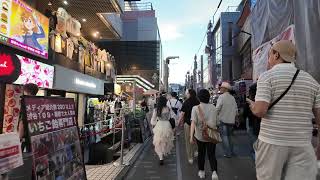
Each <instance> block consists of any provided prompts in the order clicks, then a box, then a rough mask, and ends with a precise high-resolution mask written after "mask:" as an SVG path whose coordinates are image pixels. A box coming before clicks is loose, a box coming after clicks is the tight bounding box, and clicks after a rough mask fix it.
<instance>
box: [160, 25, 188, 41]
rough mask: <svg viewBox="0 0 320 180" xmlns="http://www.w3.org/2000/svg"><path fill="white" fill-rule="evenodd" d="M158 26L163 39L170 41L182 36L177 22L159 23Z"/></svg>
mask: <svg viewBox="0 0 320 180" xmlns="http://www.w3.org/2000/svg"><path fill="white" fill-rule="evenodd" d="M159 26H160V34H161V39H162V40H163V41H172V40H176V39H178V38H180V37H182V36H183V34H182V32H181V31H180V29H179V26H178V25H177V24H160V25H159Z"/></svg>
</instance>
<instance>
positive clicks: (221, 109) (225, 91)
mask: <svg viewBox="0 0 320 180" xmlns="http://www.w3.org/2000/svg"><path fill="white" fill-rule="evenodd" d="M231 89H232V88H231V85H230V84H229V83H227V82H223V83H222V84H221V87H220V91H221V93H222V94H221V95H220V96H219V98H218V101H217V111H218V120H219V121H220V131H221V136H222V144H223V149H224V153H225V154H224V156H225V157H227V158H231V156H232V155H233V154H234V152H233V145H232V141H231V132H232V129H233V126H234V124H235V120H236V116H237V114H238V107H237V103H236V100H235V98H234V97H233V96H232V95H231V94H230V93H229V91H230V90H231Z"/></svg>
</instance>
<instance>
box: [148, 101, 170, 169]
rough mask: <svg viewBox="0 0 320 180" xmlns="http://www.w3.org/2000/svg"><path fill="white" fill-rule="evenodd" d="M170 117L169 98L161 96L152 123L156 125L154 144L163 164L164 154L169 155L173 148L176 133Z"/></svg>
mask: <svg viewBox="0 0 320 180" xmlns="http://www.w3.org/2000/svg"><path fill="white" fill-rule="evenodd" d="M169 119H170V109H169V108H168V107H167V99H166V98H165V97H163V96H160V97H159V100H158V103H157V108H156V109H154V111H153V115H152V119H151V124H152V125H153V126H154V128H153V134H154V136H153V145H154V148H155V152H156V153H157V155H158V156H159V159H160V165H163V163H164V162H163V159H164V156H166V155H168V154H169V153H170V152H171V150H172V148H173V140H174V134H173V130H172V127H171V124H170V122H169Z"/></svg>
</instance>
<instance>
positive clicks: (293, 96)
mask: <svg viewBox="0 0 320 180" xmlns="http://www.w3.org/2000/svg"><path fill="white" fill-rule="evenodd" d="M296 70H297V69H296V68H295V67H294V66H293V65H292V64H286V63H283V64H278V65H276V66H274V67H273V68H272V69H271V70H269V71H267V72H265V73H263V74H262V75H261V76H260V78H259V80H258V86H257V94H256V99H255V100H256V101H264V102H268V103H270V104H271V103H272V102H273V101H275V100H276V99H277V98H278V97H279V96H280V95H281V94H282V93H283V92H284V91H285V90H286V89H287V87H288V86H289V85H290V83H291V81H292V78H293V76H294V74H295V72H296ZM313 108H320V85H319V83H318V82H317V81H316V80H315V79H314V78H313V77H312V76H311V75H310V74H308V73H307V72H304V71H300V73H299V75H298V77H297V79H296V80H295V82H294V84H293V85H292V87H291V89H290V90H289V91H288V93H287V94H286V95H285V96H284V97H283V98H282V99H281V100H280V101H279V102H278V103H277V104H276V105H275V106H274V107H273V108H272V109H270V110H269V111H268V112H267V114H266V116H265V117H264V118H263V119H262V121H261V129H260V134H259V140H261V141H263V142H266V143H269V144H274V145H280V146H305V145H309V144H310V143H311V138H312V118H313V117H314V115H313V111H312V109H313Z"/></svg>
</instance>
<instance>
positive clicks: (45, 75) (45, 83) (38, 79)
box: [14, 55, 54, 89]
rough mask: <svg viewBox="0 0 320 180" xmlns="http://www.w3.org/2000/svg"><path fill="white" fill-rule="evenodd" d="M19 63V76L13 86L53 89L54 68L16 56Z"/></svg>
mask: <svg viewBox="0 0 320 180" xmlns="http://www.w3.org/2000/svg"><path fill="white" fill-rule="evenodd" d="M16 56H17V57H18V59H19V60H20V62H21V71H20V76H19V77H18V79H17V80H16V81H15V82H14V84H21V85H24V84H28V83H33V84H37V85H38V87H42V88H49V89H51V88H52V87H53V76H54V66H50V65H48V64H44V63H41V62H38V61H35V60H32V59H29V58H27V57H23V56H19V55H16Z"/></svg>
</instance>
